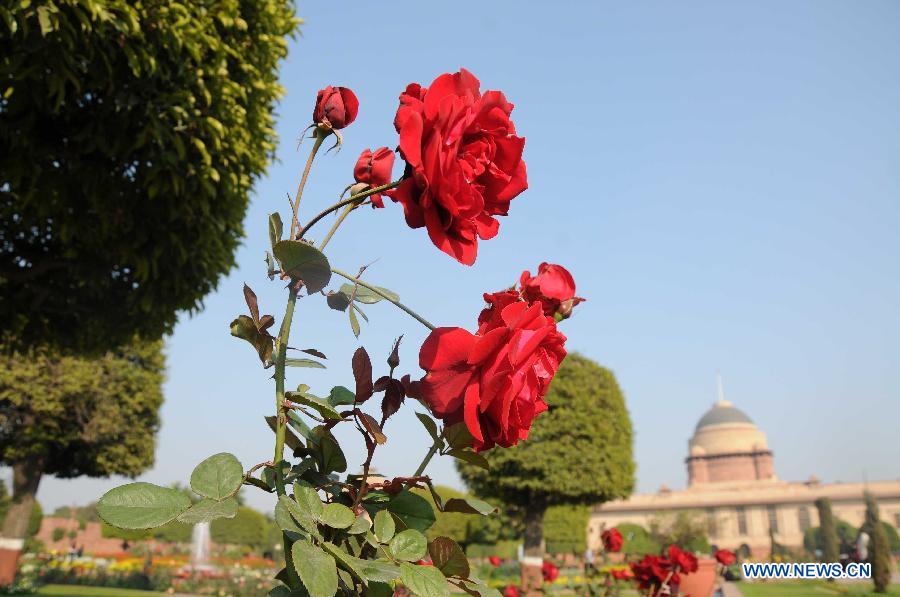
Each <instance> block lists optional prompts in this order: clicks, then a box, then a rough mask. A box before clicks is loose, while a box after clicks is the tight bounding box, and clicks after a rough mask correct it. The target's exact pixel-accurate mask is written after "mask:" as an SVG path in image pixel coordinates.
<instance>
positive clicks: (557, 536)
mask: <svg viewBox="0 0 900 597" xmlns="http://www.w3.org/2000/svg"><path fill="white" fill-rule="evenodd" d="M590 513H591V509H590V507H589V506H568V505H565V506H551V507H550V508H547V512H546V514H545V515H544V540H545V541H546V542H547V551H548V552H550V553H553V554H563V553H571V554H575V555H581V554H582V553H584V550H585V548H586V547H587V535H586V533H587V526H588V518H589V517H590Z"/></svg>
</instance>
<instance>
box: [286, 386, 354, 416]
mask: <svg viewBox="0 0 900 597" xmlns="http://www.w3.org/2000/svg"><path fill="white" fill-rule="evenodd" d="M287 398H288V399H289V400H292V401H294V402H296V403H297V404H303V405H306V406H308V407H310V408H312V409H313V410H315V411H317V412H318V413H319V414H321V415H322V416H324V417H325V418H326V419H340V418H341V415H340V414H339V413H338V411H336V410H334V407H333V406H331V404H330V403H329V402H328V401H326V400H325V399H324V398H319V397H318V396H313V395H312V394H307V393H305V392H303V393H301V392H288V393H287Z"/></svg>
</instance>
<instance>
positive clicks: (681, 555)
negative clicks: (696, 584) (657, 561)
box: [669, 545, 697, 574]
mask: <svg viewBox="0 0 900 597" xmlns="http://www.w3.org/2000/svg"><path fill="white" fill-rule="evenodd" d="M669 560H670V561H671V562H672V565H673V566H678V569H679V571H681V572H684V573H685V574H691V573H692V572H696V571H697V557H696V556H695V555H694V554H692V553H690V552H687V551H684V550H682V549H679V547H678V546H677V545H670V546H669Z"/></svg>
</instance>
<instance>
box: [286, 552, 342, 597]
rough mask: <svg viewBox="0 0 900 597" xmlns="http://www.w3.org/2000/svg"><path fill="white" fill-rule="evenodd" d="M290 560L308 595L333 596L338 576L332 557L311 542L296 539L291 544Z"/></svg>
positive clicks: (316, 596) (336, 587)
mask: <svg viewBox="0 0 900 597" xmlns="http://www.w3.org/2000/svg"><path fill="white" fill-rule="evenodd" d="M291 560H293V562H294V568H296V569H297V574H298V575H299V576H300V580H301V581H302V582H303V586H304V587H306V590H307V591H308V592H309V595H310V597H334V594H335V593H337V590H338V576H337V564H336V563H335V561H334V558H333V557H331V556H330V555H328V554H327V553H325V552H324V551H323V550H322V549H320V548H318V547H316V546H315V545H313V544H312V543H309V542H307V541H297V542H295V543H294V545H293V546H291Z"/></svg>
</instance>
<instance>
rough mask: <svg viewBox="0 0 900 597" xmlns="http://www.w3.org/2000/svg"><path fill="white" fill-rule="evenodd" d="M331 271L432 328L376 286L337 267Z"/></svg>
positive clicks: (431, 328) (430, 328)
mask: <svg viewBox="0 0 900 597" xmlns="http://www.w3.org/2000/svg"><path fill="white" fill-rule="evenodd" d="M331 271H332V272H334V273H336V274H337V275H339V276H341V277H342V278H347V279H348V280H350V281H351V282H353V283H355V284H359V285H360V286H362V287H363V288H368V289H369V290H371V291H372V292H374V293H375V294H377V295H378V296H380V297H381V298H383V299H385V300H386V301H388V302H391V303H394V304H395V305H397V306H398V307H400V309H402V310H403V311H405V312H406V313H407V314H408V315H409V316H410V317H412V318H413V319H415V320H416V321H418V322H419V323H421V324H422V325H424V326H425V327H427V328H428V329H429V330H433V329H434V325H433V324H432V323H431V322H429V321H428V320H427V319H425V318H424V317H422V316H421V315H419V314H418V313H416V312H415V311H413V310H412V309H410V308H409V307H407V306H406V305H404V304H403V303H401V302H400V301H398V300H394V299H392V298H391V297H389V296H388V295H386V294H385V293H384V292H382V291H381V290H379V289H378V287H377V286H372V285H371V284H366V283H365V282H363V281H362V280H360V279H359V278H356V277H354V276H351V275H350V274H348V273H347V272H343V271H341V270H339V269H337V268H331Z"/></svg>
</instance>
